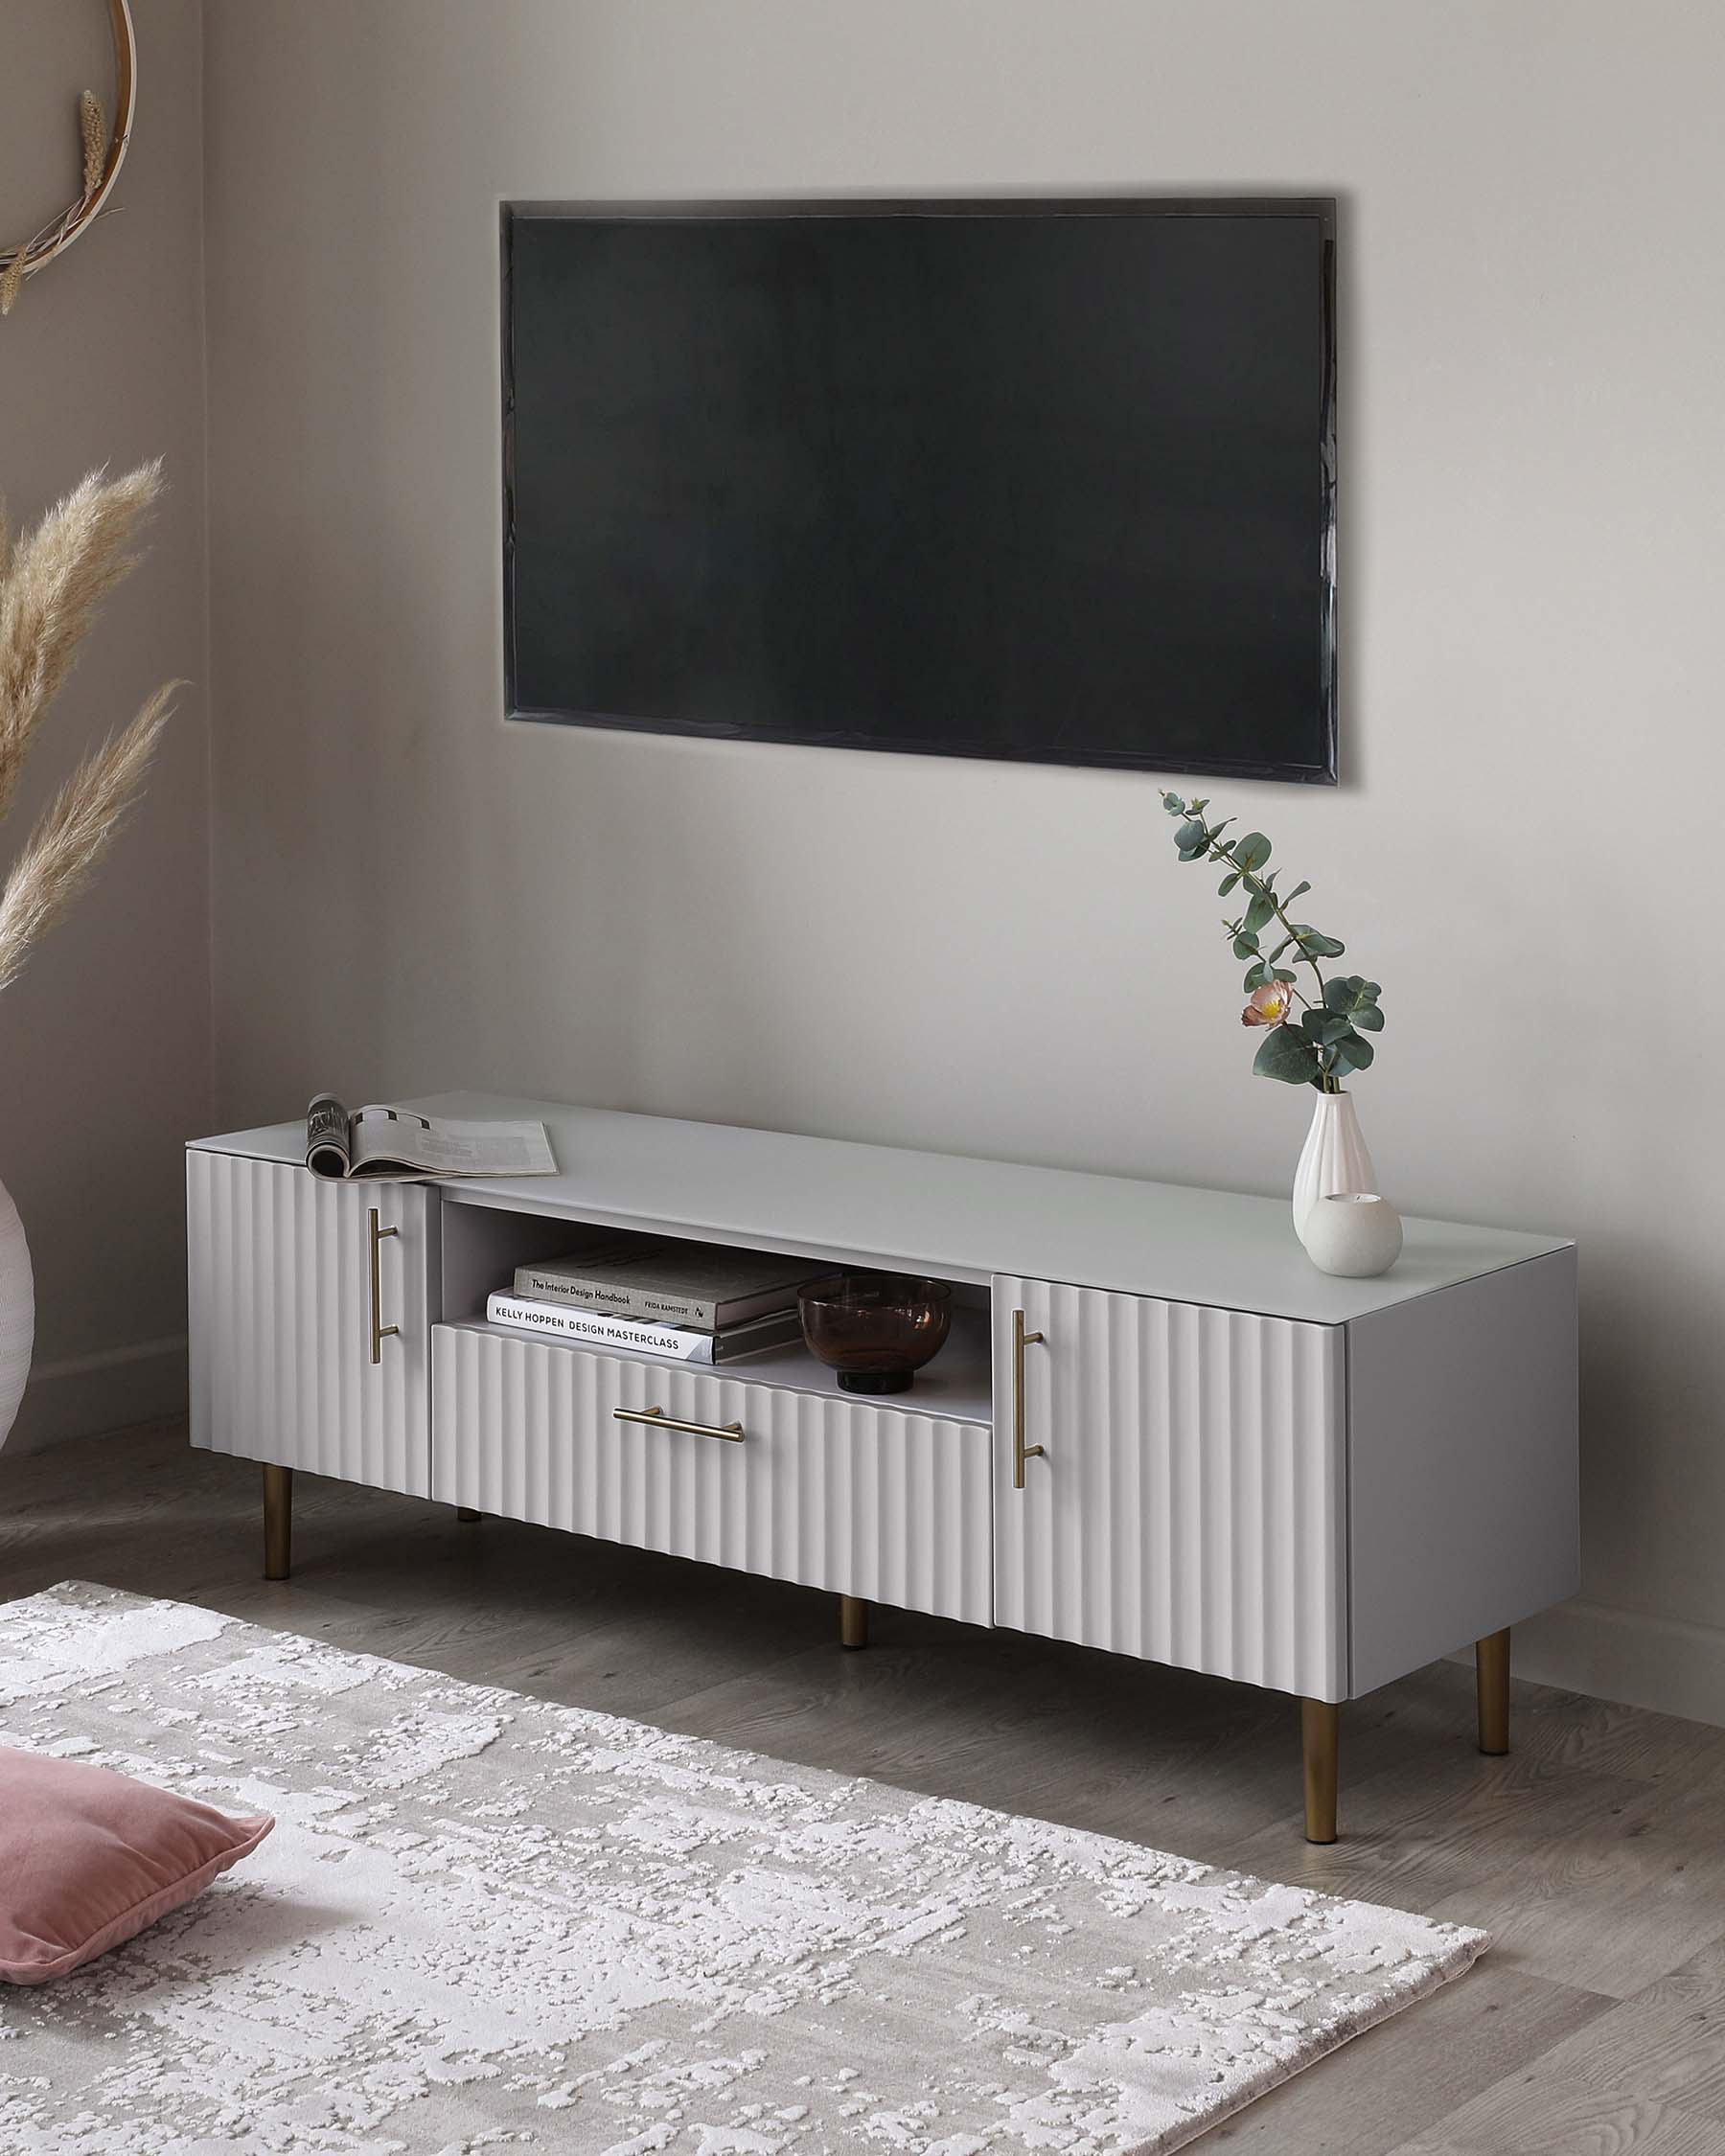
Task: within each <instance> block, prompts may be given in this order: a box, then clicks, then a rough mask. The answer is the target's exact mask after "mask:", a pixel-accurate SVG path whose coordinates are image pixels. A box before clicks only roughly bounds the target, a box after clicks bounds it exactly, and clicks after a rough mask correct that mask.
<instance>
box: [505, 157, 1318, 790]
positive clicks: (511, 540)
mask: <svg viewBox="0 0 1725 2156" xmlns="http://www.w3.org/2000/svg"><path fill="white" fill-rule="evenodd" d="M1098 215H1106V216H1110V217H1117V216H1132V217H1175V218H1205V217H1299V218H1316V219H1317V220H1318V224H1319V229H1320V233H1321V236H1322V255H1321V268H1320V277H1321V281H1322V284H1321V291H1320V307H1321V310H1322V316H1321V325H1320V327H1321V333H1322V356H1321V366H1322V392H1321V411H1320V420H1319V456H1320V462H1321V467H1322V514H1321V521H1320V534H1319V544H1320V549H1321V553H1322V565H1321V584H1320V603H1319V624H1318V640H1319V696H1320V699H1321V703H1322V729H1323V754H1322V762H1320V763H1317V764H1293V763H1265V762H1262V761H1259V760H1257V759H1255V758H1241V757H1233V758H1230V757H1227V756H1216V757H1206V758H1202V759H1194V760H1190V761H1186V762H1177V763H1160V762H1155V761H1153V760H1152V759H1151V758H1150V757H1149V756H1148V755H1144V756H1138V755H1131V754H1127V753H1124V752H1121V751H1115V750H1089V751H1086V750H1062V749H1058V748H1047V749H1027V750H1016V749H1015V750H1011V751H1002V750H999V749H993V748H987V747H981V746H968V745H962V744H954V743H950V742H938V741H926V742H922V741H881V742H873V741H860V740H857V739H856V738H854V737H853V736H849V735H847V736H846V737H845V738H844V739H843V740H842V741H839V740H833V741H822V740H821V739H820V738H819V737H818V736H817V735H812V734H810V733H804V732H793V731H792V730H791V729H789V728H787V727H776V726H772V727H769V726H763V727H758V728H756V727H748V728H743V727H739V726H737V725H735V724H733V723H731V722H727V721H716V722H712V723H710V724H709V723H703V722H701V721H699V720H657V719H637V718H634V717H632V716H630V715H628V714H625V713H619V712H602V711H570V710H561V709H560V710H547V709H540V708H538V707H533V706H527V707H523V706H522V705H521V703H520V702H519V700H518V698H517V667H516V590H515V580H516V568H515V564H516V526H515V456H516V440H515V356H514V350H513V341H512V340H513V315H514V309H513V305H512V300H513V283H512V278H513V263H512V242H513V238H514V230H515V225H516V223H517V220H527V219H542V218H558V219H572V218H583V219H597V220H603V221H606V222H615V221H617V220H618V219H621V218H639V219H640V220H641V221H643V222H645V223H664V222H672V221H676V222H687V221H690V220H693V219H712V220H714V221H719V220H724V219H731V218H773V219H775V220H776V219H784V218H880V217H883V216H885V217H906V218H971V217H977V218H981V217H1015V216H1018V217H1022V216H1037V217H1095V216H1098ZM1336 221H1337V200H1336V197H1335V196H1334V195H1056V196H1039V195H994V196H990V195H964V196H956V195H954V196H947V195H916V196H906V195H842V196H833V197H821V196H816V197H810V198H806V199H795V200H784V199H780V198H777V197H773V196H770V195H737V196H722V197H717V198H711V199H707V200H702V201H680V200H672V199H666V200H648V201H639V200H630V201H616V202H612V201H583V202H546V201H504V202H503V203H501V205H500V210H499V224H500V234H499V237H500V245H501V262H502V274H501V278H500V298H501V356H502V393H503V395H502V417H503V688H504V702H505V713H504V716H505V718H506V719H518V720H526V721H530V722H540V723H541V724H552V725H564V726H598V727H603V728H605V729H607V730H609V731H612V732H621V733H638V734H672V735H679V736H683V737H685V738H686V737H690V736H693V737H695V738H697V739H703V740H712V741H759V742H776V743H781V744H788V745H792V746H794V747H811V748H821V747H841V748H858V749H864V750H870V751H874V752H877V753H879V752H885V753H886V754H889V755H907V756H913V755H914V756H950V757H966V758H973V759H977V760H981V761H986V762H990V763H1010V764H1064V765H1068V766H1087V767H1092V768H1098V767H1099V768H1105V769H1110V770H1131V771H1160V772H1165V773H1168V774H1176V773H1191V774H1195V775H1198V776H1204V777H1216V778H1242V779H1272V780H1276V781H1281V782H1287V783H1291V784H1295V785H1306V786H1335V785H1337V784H1338V783H1339V781H1340V775H1341V774H1340V770H1339V767H1338V756H1337V736H1338V724H1337V625H1336V344H1337V333H1336Z"/></svg>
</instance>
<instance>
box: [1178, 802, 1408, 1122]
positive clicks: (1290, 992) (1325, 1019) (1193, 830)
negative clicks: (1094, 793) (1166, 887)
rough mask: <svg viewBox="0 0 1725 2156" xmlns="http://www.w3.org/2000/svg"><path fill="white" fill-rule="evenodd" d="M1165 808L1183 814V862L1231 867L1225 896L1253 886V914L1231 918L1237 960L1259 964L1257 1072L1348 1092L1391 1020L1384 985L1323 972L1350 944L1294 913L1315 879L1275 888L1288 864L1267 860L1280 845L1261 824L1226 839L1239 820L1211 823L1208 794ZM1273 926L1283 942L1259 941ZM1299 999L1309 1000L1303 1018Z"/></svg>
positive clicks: (1253, 985)
mask: <svg viewBox="0 0 1725 2156" xmlns="http://www.w3.org/2000/svg"><path fill="white" fill-rule="evenodd" d="M1162 806H1163V807H1164V808H1165V809H1166V810H1167V812H1168V814H1170V815H1172V816H1178V817H1179V818H1180V829H1179V830H1178V831H1177V832H1176V833H1175V835H1174V843H1175V845H1176V847H1177V848H1178V850H1179V853H1180V858H1181V860H1193V861H1204V862H1207V863H1208V864H1209V865H1211V866H1220V867H1222V868H1224V869H1226V870H1227V874H1226V875H1225V876H1224V877H1223V879H1222V886H1221V893H1220V895H1221V896H1223V897H1227V895H1228V894H1229V893H1230V891H1232V890H1234V889H1235V888H1237V887H1242V886H1243V887H1244V889H1245V891H1246V894H1247V900H1248V903H1247V906H1246V909H1245V911H1244V912H1243V913H1242V914H1241V915H1240V916H1239V918H1238V919H1237V920H1231V921H1230V920H1228V919H1227V917H1226V916H1224V925H1225V927H1226V928H1227V930H1228V935H1229V938H1230V943H1231V946H1232V950H1233V955H1234V957H1235V958H1236V959H1248V960H1250V961H1251V962H1250V964H1249V965H1248V966H1247V969H1246V980H1245V986H1246V992H1247V995H1248V997H1249V998H1251V1000H1250V1001H1249V1002H1248V1003H1247V1006H1246V1010H1245V1013H1244V1016H1245V1020H1246V1022H1247V1023H1248V1024H1249V1025H1253V1026H1257V1027H1260V1028H1261V1029H1262V1032H1261V1037H1260V1039H1259V1042H1258V1047H1257V1053H1256V1055H1255V1056H1254V1057H1253V1066H1252V1067H1253V1070H1254V1071H1256V1072H1257V1073H1258V1075H1259V1076H1260V1077H1264V1078H1275V1079H1277V1080H1279V1081H1280V1082H1281V1083H1282V1084H1284V1085H1289V1086H1312V1087H1315V1088H1316V1089H1317V1090H1318V1091H1320V1092H1322V1093H1339V1092H1340V1091H1341V1090H1342V1081H1343V1079H1344V1077H1345V1075H1346V1074H1347V1073H1348V1072H1349V1071H1352V1070H1366V1069H1368V1068H1369V1067H1370V1066H1371V1064H1372V1061H1373V1059H1374V1056H1375V1053H1376V1051H1375V1050H1374V1048H1373V1047H1372V1044H1371V1042H1370V1040H1369V1039H1368V1036H1369V1035H1370V1034H1373V1033H1379V1032H1381V1031H1382V1030H1383V1024H1384V1014H1383V1013H1382V1011H1381V1010H1379V1008H1378V997H1379V995H1380V994H1381V991H1380V989H1379V987H1378V984H1377V982H1376V981H1374V980H1367V979H1365V978H1364V977H1363V976H1362V975H1359V974H1345V975H1343V974H1335V975H1325V974H1324V971H1323V968H1322V965H1321V964H1320V963H1319V961H1320V960H1321V959H1323V958H1339V957H1340V956H1341V955H1342V952H1343V948H1344V947H1343V945H1342V944H1341V943H1340V942H1339V941H1338V940H1337V938H1336V937H1334V936H1332V935H1327V934H1325V933H1324V932H1323V931H1322V929H1317V928H1313V927H1311V926H1309V925H1307V924H1304V923H1298V922H1296V921H1295V920H1294V919H1293V917H1292V915H1291V914H1290V912H1289V908H1290V906H1293V905H1294V903H1295V901H1296V900H1298V899H1299V897H1300V896H1301V895H1302V894H1303V893H1304V892H1306V891H1308V890H1310V889H1311V885H1310V884H1309V883H1303V882H1302V883H1296V884H1294V885H1293V886H1292V888H1291V889H1290V890H1289V891H1288V892H1287V893H1286V895H1285V896H1284V895H1282V894H1281V893H1279V892H1278V891H1277V890H1276V883H1275V879H1276V876H1278V875H1279V874H1280V870H1279V868H1270V867H1268V866H1267V863H1268V861H1269V860H1270V854H1271V846H1270V841H1269V839H1268V838H1266V837H1265V836H1264V834H1263V833H1262V832H1261V831H1253V832H1249V833H1248V834H1247V835H1246V836H1245V837H1236V838H1232V839H1228V838H1225V837H1223V834H1224V832H1225V831H1226V830H1227V828H1228V826H1229V824H1230V823H1231V822H1232V821H1233V818H1232V817H1231V816H1224V817H1223V818H1222V819H1221V821H1220V822H1217V823H1211V822H1210V821H1209V820H1208V817H1207V814H1206V811H1207V809H1208V807H1209V803H1208V801H1207V800H1198V801H1183V800H1182V799H1181V797H1180V796H1179V794H1177V793H1164V794H1163V795H1162ZM1273 924H1274V925H1276V927H1278V928H1279V929H1280V930H1281V942H1280V943H1279V944H1278V945H1277V947H1276V950H1275V951H1274V952H1266V951H1265V949H1264V946H1263V944H1262V942H1261V941H1260V940H1259V939H1260V938H1261V937H1262V936H1264V935H1265V934H1267V933H1268V932H1269V931H1270V929H1271V928H1272V925H1273ZM1289 950H1292V952H1293V953H1294V955H1293V957H1292V959H1290V960H1289V961H1288V962H1287V963H1286V964H1285V965H1284V964H1283V963H1282V958H1283V953H1284V952H1287V951H1289ZM1301 965H1304V966H1305V967H1307V968H1308V969H1309V971H1310V973H1311V975H1312V978H1313V980H1314V981H1315V982H1316V983H1317V992H1316V995H1315V997H1314V996H1313V995H1309V994H1308V993H1307V992H1306V991H1305V990H1304V989H1303V988H1301V987H1300V985H1299V974H1298V968H1299V967H1300V966H1301ZM1296 1004H1299V1006H1300V1010H1299V1022H1298V1023H1296V1022H1295V1012H1294V1007H1295V1005H1296Z"/></svg>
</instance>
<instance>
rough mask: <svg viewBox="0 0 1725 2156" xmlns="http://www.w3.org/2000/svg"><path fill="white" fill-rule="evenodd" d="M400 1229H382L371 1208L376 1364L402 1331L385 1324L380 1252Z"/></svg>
mask: <svg viewBox="0 0 1725 2156" xmlns="http://www.w3.org/2000/svg"><path fill="white" fill-rule="evenodd" d="M400 1233H401V1230H400V1228H396V1227H379V1226H378V1208H377V1206H376V1205H374V1206H373V1207H372V1208H371V1355H372V1361H373V1362H374V1363H380V1362H382V1360H383V1342H385V1341H386V1340H390V1339H393V1338H394V1336H395V1335H396V1334H398V1333H399V1332H400V1331H401V1329H402V1328H401V1326H400V1325H386V1324H385V1323H384V1322H383V1266H382V1261H381V1259H380V1256H379V1250H380V1246H381V1245H382V1243H383V1240H384V1238H385V1237H386V1236H390V1235H399V1234H400Z"/></svg>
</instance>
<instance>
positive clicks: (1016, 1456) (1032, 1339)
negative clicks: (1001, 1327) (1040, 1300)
mask: <svg viewBox="0 0 1725 2156" xmlns="http://www.w3.org/2000/svg"><path fill="white" fill-rule="evenodd" d="M1042 1337H1043V1336H1042V1335H1041V1333H1027V1332H1025V1330H1024V1314H1023V1311H1022V1310H1015V1311H1014V1312H1013V1314H1012V1486H1013V1488H1014V1489H1015V1490H1022V1489H1023V1486H1024V1462H1025V1461H1026V1460H1027V1459H1042V1458H1043V1457H1044V1456H1046V1452H1047V1447H1046V1445H1026V1444H1025V1442H1024V1350H1025V1348H1026V1347H1033V1346H1034V1345H1035V1344H1036V1342H1038V1341H1040V1340H1041V1339H1042Z"/></svg>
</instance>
